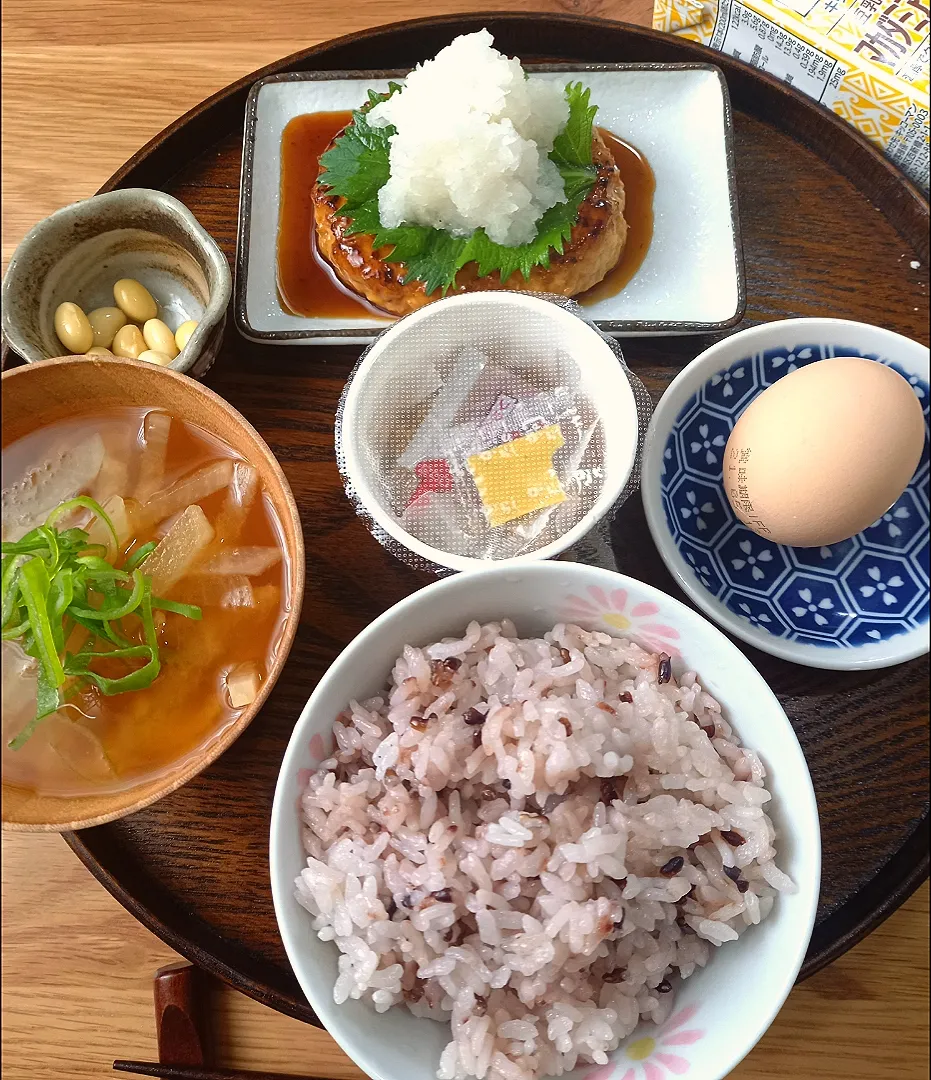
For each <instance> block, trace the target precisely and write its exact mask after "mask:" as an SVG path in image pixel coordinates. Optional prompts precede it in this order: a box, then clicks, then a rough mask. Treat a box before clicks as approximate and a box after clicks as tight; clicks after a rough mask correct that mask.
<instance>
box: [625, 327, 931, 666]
mask: <svg viewBox="0 0 931 1080" xmlns="http://www.w3.org/2000/svg"><path fill="white" fill-rule="evenodd" d="M830 356H864V357H868V358H869V359H871V360H877V361H879V362H880V363H883V364H889V365H890V366H891V367H893V368H894V369H895V370H896V371H898V372H899V373H900V374H901V375H904V376H905V378H906V379H908V381H909V382H910V383H911V385H912V387H913V388H914V390H915V394H916V395H917V397H918V398H919V400H920V401H921V404H922V407H923V409H924V414H925V425H926V432H925V448H924V452H923V454H922V458H921V463H920V465H919V466H918V470H917V472H916V473H915V475H914V477H913V478H912V481H911V483H910V484H909V486H908V488H907V489H906V491H905V492H904V494H903V495H902V497H901V498H900V499H899V500H898V502H897V503H896V504H895V505H894V506H893V507H892V508H891V509H890V510H889V511H888V512H887V513H885V514H883V516H882V517H881V518H880V519H879V521H877V522H875V523H874V524H873V525H871V526H870V527H869V528H868V529H866V530H865V531H864V532H862V533H859V534H858V535H857V536H854V537H852V538H851V539H850V540H844V541H843V542H842V543H839V544H832V545H831V546H830V547H822V548H791V547H785V546H781V545H779V544H774V543H772V542H770V541H769V540H765V539H763V538H762V537H760V536H757V535H756V534H755V533H753V532H751V531H750V530H749V529H747V528H746V527H745V526H744V525H742V524H741V523H740V522H739V521H738V519H737V517H736V516H735V514H734V513H733V511H732V510H731V508H730V504H729V503H728V501H727V496H726V495H725V493H724V487H723V479H722V473H723V466H722V459H723V456H724V446H725V444H726V442H727V438H728V435H729V434H730V432H731V429H732V428H733V426H734V424H735V423H736V422H737V419H738V417H739V416H740V415H741V413H742V412H743V411H744V409H746V408H747V406H748V405H749V404H750V402H751V401H752V400H753V399H754V398H755V397H756V396H757V395H758V394H760V393H761V392H762V391H763V390H764V389H765V388H766V387H767V386H770V385H771V384H772V383H774V382H775V381H776V380H777V379H780V378H781V377H782V376H783V375H787V374H788V373H789V372H790V371H794V370H795V369H796V368H799V367H803V366H804V365H806V364H810V363H812V362H814V361H816V360H822V359H825V358H827V357H830ZM928 384H929V354H928V350H927V349H926V348H925V347H924V346H923V345H919V344H918V343H917V342H914V341H911V340H909V339H908V338H905V337H902V336H901V335H899V334H894V333H892V332H891V331H888V330H883V329H881V328H879V327H875V326H867V325H865V324H863V323H856V322H848V321H845V320H842V319H787V320H784V321H780V322H771V323H764V324H763V325H761V326H755V327H752V328H751V329H749V330H743V331H741V332H740V333H737V334H734V335H733V336H732V337H729V338H726V339H725V340H723V341H720V342H718V343H717V344H715V345H712V346H711V348H710V349H707V350H706V351H705V352H703V353H702V354H701V355H700V356H698V357H696V359H695V360H693V361H692V363H691V364H689V365H688V366H687V367H685V368H684V369H683V370H682V371H681V372H680V373H679V375H678V376H676V378H675V379H674V380H673V382H672V383H671V384H670V386H669V388H668V389H667V390H666V393H665V394H664V395H663V398H662V400H661V401H660V403H659V405H658V406H657V408H656V411H655V412H654V414H653V420H652V422H651V424H650V428H649V431H648V432H647V438H646V446H645V448H644V458H643V473H642V482H641V488H642V491H643V501H644V506H645V509H646V517H647V522H648V524H649V527H650V532H651V533H652V535H653V539H654V541H655V543H656V545H657V547H658V548H659V551H660V554H661V555H662V557H663V560H664V562H665V563H666V565H667V566H668V567H669V569H670V571H671V572H672V573H673V574H674V575H675V577H676V579H677V580H678V582H679V584H680V585H681V587H682V588H683V589H684V590H685V592H686V593H688V595H689V596H690V597H691V598H692V600H694V601H695V603H696V604H697V605H698V606H699V607H700V608H701V609H702V610H703V611H704V612H705V613H706V614H708V615H709V616H710V617H711V618H712V619H714V620H715V621H716V622H718V623H719V624H720V625H722V626H724V627H725V628H726V629H727V630H729V631H730V632H731V633H733V634H734V635H735V636H737V637H739V638H741V639H742V640H743V641H746V642H748V643H749V644H751V645H754V646H756V648H758V649H761V650H763V651H764V652H768V653H772V654H773V655H775V656H780V657H782V658H783V659H786V660H792V661H794V662H795V663H798V664H805V665H807V666H809V667H817V668H837V669H850V668H879V667H888V666H890V665H892V664H897V663H901V662H902V661H904V660H910V659H912V658H913V657H915V656H920V655H922V654H923V653H926V652H928V647H929V634H928V600H929V573H928V559H929V555H928V542H929V527H928V522H929V508H928V503H929V496H928V487H929V480H928V477H929V466H928V434H927V424H928V406H929V402H931V390H929V385H928ZM853 437H855V435H854V436H853Z"/></svg>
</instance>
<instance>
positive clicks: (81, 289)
mask: <svg viewBox="0 0 931 1080" xmlns="http://www.w3.org/2000/svg"><path fill="white" fill-rule="evenodd" d="M124 277H129V278H135V279H136V280H137V281H140V282H142V284H143V285H145V287H146V288H147V289H148V290H149V292H150V293H151V294H152V295H153V296H154V297H155V300H156V302H157V303H158V307H159V318H161V319H162V320H163V321H164V322H166V323H167V324H168V326H169V327H170V328H171V329H172V330H176V329H177V328H178V327H179V326H180V325H181V323H183V322H185V321H187V320H188V319H195V320H196V321H197V324H198V325H197V329H196V330H195V331H194V333H193V334H192V335H191V338H190V340H189V341H188V343H187V345H186V346H185V347H184V348H183V349H182V350H181V352H180V353H179V354H178V355H177V356H176V357H175V358H174V360H172V362H171V364H170V367H171V368H172V370H174V371H182V372H184V373H185V374H187V375H191V376H194V377H200V376H202V375H204V374H205V373H206V372H207V370H208V369H209V368H210V366H211V364H212V363H213V361H214V360H215V359H216V355H217V351H218V350H219V347H220V342H221V340H222V337H223V328H224V326H225V324H226V309H227V307H228V305H229V300H230V294H231V291H232V278H231V275H230V268H229V264H228V262H227V261H226V256H225V255H224V254H223V252H222V251H221V250H220V249H219V247H218V246H217V244H216V241H215V240H214V239H213V237H212V236H210V234H209V233H207V232H206V231H205V230H204V229H203V228H202V227H201V225H200V224H199V223H198V221H197V219H196V218H195V217H194V215H193V214H192V213H191V211H190V210H188V208H187V207H186V206H184V205H183V203H180V202H178V200H177V199H173V198H172V197H171V196H170V195H166V194H165V192H163V191H153V190H150V189H149V188H122V189H119V190H117V191H109V192H107V193H105V194H103V195H94V196H92V197H91V198H89V199H84V200H83V201H82V202H77V203H73V204H72V205H71V206H66V207H64V208H62V209H61V210H58V211H56V212H55V213H54V214H52V215H51V216H50V217H47V218H46V219H45V220H44V221H41V222H39V224H38V225H36V226H35V228H33V229H31V230H30V232H29V233H28V234H27V235H26V237H25V238H24V239H23V241H22V242H21V243H20V245H19V247H18V248H17V249H16V251H15V253H14V254H13V258H12V259H11V260H10V265H9V267H8V268H7V272H6V276H5V277H4V279H3V290H2V302H3V304H2V306H3V334H4V337H5V338H6V340H7V342H8V343H9V345H10V346H11V348H13V349H15V350H16V352H18V353H19V354H20V356H22V357H23V359H25V360H28V361H29V362H30V363H34V362H35V361H38V360H47V359H49V358H50V357H53V356H62V355H64V354H65V353H68V352H69V351H70V350H68V349H66V348H64V346H63V345H62V344H61V342H60V341H59V340H58V337H57V335H56V334H55V328H54V315H55V309H56V308H57V307H58V305H59V304H61V303H63V302H65V301H71V302H73V303H75V304H79V305H80V306H81V307H82V308H83V309H84V311H85V312H87V311H92V310H93V309H94V308H97V307H110V306H112V305H113V285H114V283H115V282H116V281H118V280H119V279H120V278H124Z"/></svg>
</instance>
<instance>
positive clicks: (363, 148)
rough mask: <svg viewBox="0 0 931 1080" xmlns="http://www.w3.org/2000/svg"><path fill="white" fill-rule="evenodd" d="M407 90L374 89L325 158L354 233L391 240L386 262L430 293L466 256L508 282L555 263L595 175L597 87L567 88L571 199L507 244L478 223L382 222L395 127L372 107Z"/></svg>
mask: <svg viewBox="0 0 931 1080" xmlns="http://www.w3.org/2000/svg"><path fill="white" fill-rule="evenodd" d="M400 89H401V87H400V85H398V84H397V83H392V84H391V86H390V89H389V90H388V92H387V93H385V94H376V93H374V92H372V91H371V90H370V91H369V100H368V101H367V102H366V104H365V105H363V106H362V108H361V109H357V110H356V111H355V112H354V113H353V114H352V123H351V124H350V125H349V126H348V127H346V129H345V130H344V131H343V133H342V134H341V135H340V136H339V138H338V139H337V140H336V141H335V143H334V144H333V146H332V147H331V148H330V149H329V150H327V152H326V153H325V154H323V155H322V156H321V158H320V168H321V172H320V183H321V184H323V185H324V186H325V187H327V188H329V189H330V190H331V191H332V192H334V193H335V194H336V195H340V196H342V198H343V199H344V200H345V202H344V203H343V205H342V207H341V208H340V213H341V214H343V215H345V216H346V217H347V218H349V219H350V221H351V222H352V224H351V226H350V228H349V232H350V233H351V234H358V233H364V234H369V235H371V236H372V237H373V247H374V248H375V249H376V250H378V249H380V248H389V247H390V248H391V251H390V253H389V254H388V255H387V256H386V259H387V261H388V262H392V263H403V264H404V267H405V279H406V278H414V279H415V280H417V281H422V282H423V284H424V286H425V288H426V290H427V292H428V293H432V292H435V291H436V290H437V289H440V290H442V291H443V293H446V292H447V290H448V289H450V288H451V287H452V285H453V284H454V282H455V280H456V274H457V273H458V272H459V271H460V270H461V269H462V268H463V267H464V266H465V265H466V264H467V263H472V262H474V263H475V264H476V265H477V267H478V276H479V277H488V276H489V275H490V274H493V273H495V271H497V272H498V273H499V274H500V277H501V280H502V281H507V280H508V278H509V277H511V275H512V274H515V273H518V272H519V273H520V274H522V275H523V277H524V280H525V281H526V280H527V279H528V278H529V277H530V272H531V271H532V270H533V268H534V267H535V266H542V267H548V266H549V264H550V255H551V252H553V251H555V252H556V253H557V254H561V253H562V252H563V251H564V249H565V246H566V241H567V240H568V239H569V237H570V235H571V233H572V228H573V226H574V225H575V223H576V221H577V220H578V216H579V207H580V206H581V205H582V203H583V202H584V200H585V199H586V198H587V196H588V194H589V192H590V191H591V190H592V185H593V184H594V182H595V175H596V169H595V166H594V165H593V164H592V123H593V121H594V118H595V114H596V112H597V111H598V108H597V106H595V105H590V104H589V98H590V91H589V90H588V89H587V88H585V87H583V86H582V84H581V83H570V84H569V85H568V86H567V87H566V100H567V101H568V102H569V119H568V121H567V123H566V126H565V128H563V130H562V131H561V132H560V133H559V135H557V137H556V139H555V141H554V143H553V150H552V152H551V153H550V160H551V161H553V163H554V164H555V165H556V167H557V169H558V170H559V173H560V175H561V176H562V178H563V183H564V185H565V195H566V201H565V202H561V203H557V204H556V205H555V206H552V207H550V209H549V210H547V211H546V213H545V214H544V215H543V216H542V217H541V218H540V221H539V223H538V226H537V235H536V237H535V238H534V239H533V240H532V241H531V242H530V243H529V244H521V245H520V246H518V247H505V246H504V245H503V244H496V243H494V241H492V240H489V238H488V236H487V235H486V234H485V231H484V229H476V231H475V232H473V233H472V234H471V235H470V236H453V235H452V234H451V233H448V232H445V231H443V230H442V229H431V228H427V227H426V226H423V225H402V226H399V227H398V228H396V229H386V228H384V227H383V226H382V223H381V220H380V218H379V216H378V192H379V191H380V190H381V188H382V187H383V186H384V185H385V184H386V183H387V182H388V177H389V151H390V143H389V140H390V137H391V136H392V135H393V134H394V133H395V129H394V128H393V127H386V128H373V127H370V126H369V123H368V120H367V113H368V111H369V110H370V109H371V108H372V106H373V105H375V104H377V103H378V102H379V101H383V100H385V99H386V98H388V97H390V96H391V95H392V94H394V93H397V91H399V90H400Z"/></svg>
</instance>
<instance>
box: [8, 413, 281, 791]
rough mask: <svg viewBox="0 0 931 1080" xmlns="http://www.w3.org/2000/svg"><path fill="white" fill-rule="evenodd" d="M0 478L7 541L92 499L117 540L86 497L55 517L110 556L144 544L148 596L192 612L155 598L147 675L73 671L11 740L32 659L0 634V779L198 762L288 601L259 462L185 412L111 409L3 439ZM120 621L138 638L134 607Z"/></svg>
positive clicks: (143, 770) (111, 663) (259, 666)
mask: <svg viewBox="0 0 931 1080" xmlns="http://www.w3.org/2000/svg"><path fill="white" fill-rule="evenodd" d="M2 488H3V525H2V538H3V540H4V541H19V540H22V538H23V537H26V536H27V535H29V534H30V531H31V530H34V529H35V528H36V527H37V526H41V525H43V523H44V522H45V521H46V519H47V518H48V515H49V514H50V513H51V512H52V511H54V510H55V509H56V508H57V507H58V506H60V505H61V504H62V503H65V502H66V501H68V500H70V499H71V498H73V497H74V496H79V495H84V496H89V497H90V498H91V499H93V500H95V501H96V502H97V503H99V504H100V505H101V506H102V507H103V509H104V510H105V511H106V512H107V515H108V516H109V518H110V520H111V521H112V523H113V527H114V529H115V531H116V534H117V538H116V541H115V542H114V541H112V540H109V539H108V537H109V535H110V534H109V533H108V532H107V531H106V530H105V529H104V527H103V522H101V521H100V519H99V517H97V516H95V515H94V513H92V512H91V511H90V510H88V509H86V508H84V507H76V508H74V509H73V510H71V511H69V512H68V513H67V514H66V516H65V517H64V518H63V519H62V520H61V521H56V522H55V528H56V529H59V530H64V529H68V528H72V527H77V528H82V529H85V530H86V531H87V533H88V536H89V542H93V543H96V544H103V545H105V547H106V548H107V556H106V558H107V560H108V561H109V563H111V564H112V566H113V567H114V568H121V567H126V566H127V561H128V565H129V567H132V565H133V563H132V558H133V553H134V552H139V549H140V548H141V547H143V545H146V544H149V543H150V542H154V543H155V544H156V546H155V548H154V550H153V551H152V552H151V553H150V554H149V555H148V557H147V558H145V559H144V560H143V561H142V562H140V563H139V566H138V569H139V570H140V571H141V572H142V573H143V574H145V575H146V580H147V581H148V584H149V587H150V593H151V595H152V596H153V597H158V598H161V599H162V600H164V601H165V602H173V603H174V604H176V605H196V606H197V608H199V609H200V616H201V617H200V618H195V617H186V616H185V615H182V614H179V613H177V612H175V611H171V610H162V609H159V608H158V606H157V603H156V602H153V604H152V607H153V608H154V610H153V612H152V616H153V624H154V631H155V635H156V638H157V656H158V660H159V665H160V666H159V671H158V675H157V676H156V677H155V678H154V681H152V682H151V684H150V685H148V686H146V687H144V688H142V689H137V690H130V691H127V692H120V693H117V694H115V695H114V696H106V695H105V694H104V693H102V692H101V691H100V689H99V687H98V685H97V683H95V682H94V681H93V680H90V679H88V678H83V677H81V676H76V677H69V678H68V680H67V682H66V684H65V685H64V686H62V687H61V691H60V693H61V700H62V702H63V703H62V705H61V706H60V707H59V708H58V710H57V711H56V712H54V713H52V714H51V715H49V716H47V717H45V718H44V719H42V720H40V721H39V722H38V724H37V726H36V727H35V731H34V732H33V734H31V735H30V736H29V737H28V738H27V739H25V741H23V742H22V745H21V746H20V747H19V748H18V749H12V748H10V746H9V745H8V744H9V743H10V741H11V740H13V739H14V738H15V737H16V736H17V735H18V734H20V733H21V732H22V731H23V730H24V729H26V728H27V727H28V725H29V724H30V722H31V721H33V720H34V718H35V716H36V700H37V672H38V663H37V661H36V660H35V659H34V658H32V657H30V656H27V655H26V653H25V652H24V650H23V640H24V639H23V638H14V639H11V640H4V641H3V645H2V649H3V655H2V668H3V686H2V705H3V713H2V736H3V738H2V749H0V757H2V769H3V780H4V783H8V784H13V785H15V786H18V787H23V788H27V789H30V790H33V791H35V792H37V793H38V794H42V795H57V796H81V795H89V794H102V793H106V792H114V791H121V790H126V789H128V788H132V787H134V786H136V785H137V784H140V783H142V782H145V781H148V780H152V779H155V778H157V777H158V776H160V775H163V774H164V773H165V772H166V771H168V770H169V768H171V769H173V768H174V767H176V766H177V764H178V763H179V762H182V761H184V760H186V759H189V758H193V757H194V756H195V755H197V754H198V752H199V751H200V750H202V749H203V748H205V747H206V746H207V745H209V744H210V743H211V742H212V741H213V740H214V739H216V738H217V737H218V736H219V735H220V734H221V733H222V732H223V731H224V730H225V729H226V728H227V727H228V726H229V725H230V724H231V723H233V722H235V720H236V719H238V717H239V716H240V715H241V713H242V711H243V710H244V709H245V708H247V707H248V705H249V704H250V703H251V701H252V700H254V698H255V696H256V694H257V693H258V692H259V689H260V687H261V685H262V682H263V681H264V680H265V679H266V677H267V675H268V672H269V670H270V668H271V666H272V665H273V663H274V660H275V655H276V651H277V649H278V647H279V644H280V641H281V637H282V634H283V632H284V624H285V621H286V618H287V615H288V613H289V610H290V607H289V605H290V596H289V593H288V580H289V576H288V572H289V567H288V563H287V552H286V549H285V544H284V538H283V531H282V527H281V524H280V522H279V521H278V518H277V516H276V514H275V511H274V508H273V506H272V504H271V501H270V499H269V498H268V497H267V496H266V494H265V492H264V491H263V490H262V487H261V483H260V481H259V477H258V473H257V471H256V470H255V469H254V468H253V467H252V466H251V465H250V464H249V463H248V462H247V461H245V460H244V459H242V458H241V457H239V456H238V455H237V454H235V453H234V452H233V451H232V450H231V449H230V447H228V446H226V445H225V444H224V443H222V442H221V441H220V440H218V439H217V438H216V437H215V436H214V435H212V434H210V433H208V432H206V431H204V430H202V429H200V428H198V427H196V426H194V425H192V424H188V423H184V422H182V421H179V420H177V419H174V418H172V417H170V416H168V414H166V413H164V412H162V411H159V410H147V409H136V408H118V409H108V410H107V411H106V412H100V413H96V412H88V413H87V414H86V415H82V416H79V417H75V418H71V419H68V420H64V421H61V422H58V423H54V424H50V425H47V426H46V427H43V428H42V429H41V430H39V431H36V432H33V433H32V434H30V435H27V436H26V437H25V438H22V439H20V440H18V441H17V442H14V443H12V444H11V445H10V446H8V447H7V448H6V449H4V450H3V457H2ZM98 550H100V549H98ZM9 558H10V557H9V556H7V555H5V556H4V564H5V565H6V564H7V563H8V561H9ZM4 610H5V612H6V608H5V609H4ZM188 610H191V609H188ZM4 618H6V614H5V615H4ZM65 626H66V631H67V633H68V634H69V637H68V640H67V643H66V644H65V647H64V648H65V650H67V651H68V652H69V653H72V654H73V653H76V652H79V651H80V650H81V649H89V648H90V646H88V645H87V644H86V642H87V641H88V640H89V639H92V638H93V634H92V633H91V632H89V631H88V630H87V629H86V628H85V627H84V626H81V625H73V626H72V625H71V624H69V623H66V624H65ZM9 630H10V627H9V626H5V627H4V631H5V632H9ZM120 630H121V632H122V636H123V637H124V638H125V639H128V641H129V643H130V644H136V643H137V642H139V643H141V642H142V637H143V629H142V622H141V618H139V617H136V618H135V622H133V617H131V616H128V617H126V618H124V619H122V621H121V622H120ZM106 644H107V643H106V642H105V645H106ZM95 647H96V646H95ZM107 647H108V648H113V646H109V645H108V646H107ZM105 651H106V650H105ZM94 663H96V664H97V667H96V671H97V673H98V674H99V675H101V676H104V677H106V678H107V679H110V680H115V679H119V678H120V677H121V676H125V675H126V674H127V673H129V672H132V670H133V667H132V664H131V662H130V661H129V660H125V659H123V658H116V659H111V658H109V657H104V658H103V659H98V660H96V661H94ZM53 707H54V699H53Z"/></svg>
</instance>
